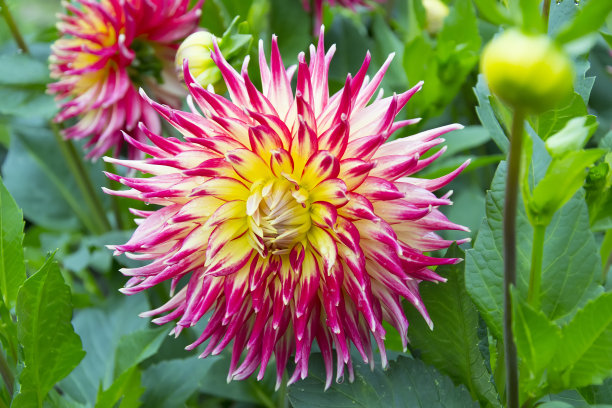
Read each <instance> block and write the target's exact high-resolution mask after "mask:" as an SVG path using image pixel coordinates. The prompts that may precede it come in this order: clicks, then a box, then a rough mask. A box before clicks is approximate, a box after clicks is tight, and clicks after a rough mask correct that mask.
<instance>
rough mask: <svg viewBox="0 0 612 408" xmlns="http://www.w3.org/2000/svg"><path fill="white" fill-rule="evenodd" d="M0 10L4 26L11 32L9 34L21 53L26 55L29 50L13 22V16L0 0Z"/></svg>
mask: <svg viewBox="0 0 612 408" xmlns="http://www.w3.org/2000/svg"><path fill="white" fill-rule="evenodd" d="M0 8H1V9H2V16H3V17H4V20H5V21H6V25H8V28H9V30H11V34H12V35H13V38H14V39H15V42H16V43H17V46H18V47H19V49H20V50H21V51H22V52H23V53H25V54H28V53H29V52H30V49H29V48H28V45H27V44H26V42H25V41H24V39H23V37H22V36H21V33H20V32H19V28H17V24H15V20H13V15H12V14H11V11H10V10H9V8H8V6H7V5H6V1H5V0H0Z"/></svg>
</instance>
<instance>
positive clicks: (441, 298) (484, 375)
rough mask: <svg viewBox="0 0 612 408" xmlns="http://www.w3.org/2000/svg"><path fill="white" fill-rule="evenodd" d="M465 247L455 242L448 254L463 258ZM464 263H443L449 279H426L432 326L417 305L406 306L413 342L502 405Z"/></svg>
mask: <svg viewBox="0 0 612 408" xmlns="http://www.w3.org/2000/svg"><path fill="white" fill-rule="evenodd" d="M463 256H464V254H463V251H462V250H461V249H460V248H459V247H457V246H456V245H453V246H452V247H450V248H449V250H448V251H447V253H446V255H445V257H447V258H463ZM464 265H465V264H464V263H460V264H456V265H443V266H440V267H438V269H436V273H438V274H439V275H440V276H442V277H445V278H447V279H448V281H447V282H445V283H440V284H436V283H432V282H422V283H421V284H420V285H419V292H420V293H421V298H422V299H423V303H424V304H425V305H426V306H427V311H428V312H429V315H430V317H431V319H432V321H433V322H434V324H435V326H434V330H433V331H432V330H429V328H428V327H427V324H426V323H425V322H424V320H423V318H422V317H421V316H420V315H419V313H418V312H417V311H416V309H414V308H413V307H408V308H407V309H406V315H407V317H408V321H409V322H410V328H409V329H408V335H409V337H410V344H411V345H412V346H413V347H415V348H417V349H418V350H420V352H421V354H420V357H421V358H422V359H423V361H425V362H426V363H427V364H431V365H433V366H435V367H436V368H437V369H438V370H440V371H441V372H442V373H444V374H446V375H448V376H449V377H451V378H452V379H453V381H454V382H455V384H464V385H465V386H466V387H467V388H468V390H469V391H470V393H471V394H472V397H473V398H474V399H478V400H480V401H481V403H483V404H485V403H487V402H488V403H489V404H492V405H494V406H499V401H498V400H497V393H496V392H495V388H494V387H493V384H491V381H490V375H489V372H488V371H487V369H486V366H485V361H484V359H483V357H482V354H481V353H480V350H479V349H478V341H479V339H478V334H477V328H478V311H477V310H476V307H475V306H474V304H473V303H472V301H471V300H470V298H469V296H468V294H467V292H466V290H465V281H464V277H463V269H464Z"/></svg>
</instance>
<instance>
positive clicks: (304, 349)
mask: <svg viewBox="0 0 612 408" xmlns="http://www.w3.org/2000/svg"><path fill="white" fill-rule="evenodd" d="M323 44H324V41H323V31H322V30H321V35H320V37H319V44H318V47H316V48H315V47H314V46H311V48H310V61H309V63H307V62H306V57H305V55H304V53H301V54H300V55H299V56H298V64H297V67H296V66H292V67H290V68H285V66H284V64H283V61H282V60H281V56H280V53H279V50H278V46H277V42H276V37H273V38H272V50H271V57H270V65H268V63H267V61H266V56H265V53H264V50H263V43H262V42H260V45H259V47H260V48H259V66H260V71H261V83H262V88H263V90H262V91H259V90H258V89H257V88H256V87H255V86H254V85H253V83H252V82H251V79H250V78H249V76H248V71H247V62H248V59H247V60H246V61H245V64H244V65H243V68H242V72H241V73H238V72H236V71H235V70H234V69H233V68H232V67H231V66H230V65H229V64H228V63H227V61H226V60H225V59H224V57H223V56H222V55H221V53H220V51H219V48H218V47H217V45H216V44H215V46H214V51H213V52H212V58H213V60H214V61H215V63H216V64H217V66H218V67H219V69H220V70H221V73H222V75H223V78H224V80H225V82H226V84H227V89H228V91H229V95H230V98H231V100H228V99H226V98H225V97H223V96H220V95H216V94H214V93H211V92H209V91H207V90H206V89H204V88H202V87H201V86H200V85H199V84H198V83H197V82H196V81H195V80H194V78H193V77H192V75H191V74H190V72H189V69H188V68H187V64H185V65H184V75H185V80H186V83H187V85H188V87H189V91H190V92H191V98H188V102H189V104H190V106H191V112H182V111H179V110H175V109H172V108H170V107H168V106H165V105H161V104H158V103H156V102H153V101H152V100H149V103H151V105H152V106H153V107H154V108H155V109H156V110H157V111H158V112H159V113H160V114H161V115H162V116H163V117H164V118H165V119H166V120H167V121H168V122H170V124H172V126H174V127H175V128H176V129H178V130H179V131H180V132H181V133H182V135H183V137H184V140H179V139H176V138H163V137H161V136H158V135H156V134H155V133H153V132H150V131H149V130H147V129H146V128H145V127H144V126H142V129H143V131H145V132H147V134H148V136H149V138H150V140H151V141H152V142H153V145H147V144H144V143H142V142H140V141H138V140H135V139H133V138H131V137H129V136H127V135H126V140H127V141H128V142H129V143H130V144H131V145H132V146H134V147H135V148H138V149H141V150H142V151H144V152H145V153H147V154H149V155H151V156H152V158H147V159H144V160H118V159H114V158H105V160H107V161H109V162H111V163H115V164H119V165H123V166H126V167H129V168H131V169H135V170H139V171H142V172H145V173H149V174H151V175H152V177H146V178H128V177H121V176H118V175H114V174H108V176H109V177H110V178H111V179H113V180H116V181H118V182H120V183H122V184H124V185H126V186H128V187H130V189H129V190H126V191H110V190H106V191H107V192H108V193H110V194H115V195H119V196H123V197H130V198H134V199H138V200H142V201H145V202H148V203H151V204H156V205H159V206H161V208H160V209H158V210H153V211H140V210H138V211H136V210H134V211H133V213H134V214H135V215H137V216H138V217H140V219H138V224H139V225H138V228H137V229H136V231H135V232H134V235H133V236H132V237H131V239H130V240H129V241H128V242H127V243H126V244H124V245H117V246H114V247H112V248H113V249H114V250H115V254H121V253H126V254H127V255H128V256H129V257H131V258H134V259H140V260H147V261H150V263H148V264H147V265H145V266H141V267H138V268H129V269H122V270H121V272H122V273H123V274H125V275H127V276H129V277H130V279H129V281H128V282H127V284H126V287H125V288H124V289H122V292H123V293H125V294H128V295H130V294H134V293H137V292H140V291H143V290H146V289H149V288H151V287H153V286H155V285H158V284H160V283H162V282H164V281H170V282H171V288H172V289H171V296H172V297H171V299H170V300H169V301H168V303H166V304H165V305H163V306H161V307H159V308H157V309H155V310H152V311H149V312H146V313H143V314H142V316H154V315H163V316H160V317H158V318H156V319H155V320H153V322H155V323H157V324H165V323H168V322H171V321H173V320H177V322H176V326H175V328H174V329H173V331H174V333H175V334H176V335H178V334H179V333H180V332H181V331H182V330H183V329H184V328H186V327H191V326H193V325H195V324H196V323H197V322H198V321H199V320H200V319H202V317H204V316H205V315H207V314H209V315H210V318H209V321H208V324H207V326H206V328H205V329H204V331H203V333H202V334H201V336H200V337H199V338H198V339H197V340H196V341H195V342H194V343H193V344H191V345H190V346H189V347H188V349H193V348H195V347H197V346H198V345H200V344H202V343H203V342H205V341H208V343H207V345H206V347H205V349H204V352H203V353H202V357H205V356H208V355H210V354H218V353H220V352H221V351H222V350H223V349H225V348H226V347H231V348H232V358H231V364H230V369H229V376H228V379H238V380H240V379H245V378H247V377H248V376H250V375H251V374H253V373H255V372H256V371H257V372H258V374H257V377H258V378H259V379H261V378H262V377H263V375H264V372H265V370H266V367H267V365H268V362H269V361H270V359H271V358H272V356H273V355H274V356H275V360H276V373H277V381H278V383H280V380H281V378H282V376H283V373H284V372H285V369H286V365H287V362H288V361H289V359H290V358H292V360H293V361H294V363H295V371H294V372H293V375H292V376H291V378H290V379H289V383H293V382H295V381H297V380H298V379H299V378H305V377H306V375H307V373H308V358H309V356H310V351H311V348H312V345H313V343H314V342H315V340H316V342H317V344H318V347H319V349H320V350H321V354H322V356H323V359H324V361H325V368H326V371H327V381H326V387H329V385H330V384H331V380H332V371H333V361H332V360H333V357H332V349H333V348H335V349H336V356H337V370H336V378H337V379H340V378H342V377H343V375H344V369H345V366H346V367H348V371H349V379H352V378H353V370H352V362H351V354H350V349H351V345H354V346H355V348H356V349H357V350H358V352H359V353H360V356H361V358H362V359H363V360H364V361H366V362H369V363H370V364H374V358H373V355H372V346H373V344H372V339H373V340H374V342H375V343H376V346H377V347H378V349H379V351H380V354H381V358H382V364H383V366H386V364H387V359H386V353H385V344H384V339H385V328H384V327H383V321H387V322H388V323H389V324H390V325H391V326H393V327H395V329H396V330H397V331H398V332H399V334H400V336H401V339H402V341H403V343H404V346H406V344H407V330H408V321H407V319H406V317H405V315H404V312H403V309H402V298H405V299H407V300H408V301H409V302H410V303H411V304H412V305H413V306H414V307H415V308H416V309H417V310H419V312H420V313H421V314H422V315H423V317H424V318H425V320H426V321H427V322H428V324H429V325H430V326H432V322H431V320H430V318H429V316H428V314H427V311H426V310H425V306H424V305H423V302H422V301H421V298H420V296H419V291H418V285H419V283H420V282H421V281H423V280H427V281H442V282H443V281H445V279H444V278H443V277H441V276H439V275H437V274H436V273H435V272H434V271H432V270H431V269H430V268H431V267H432V266H435V265H442V264H450V263H455V262H458V261H459V260H458V259H452V258H451V259H447V258H434V257H432V256H429V255H425V254H424V253H425V252H430V251H436V250H440V249H445V248H447V247H448V246H449V245H450V244H451V243H452V241H448V240H444V239H442V238H441V237H440V236H439V235H438V234H437V233H436V231H438V230H446V229H457V230H464V231H466V230H467V228H465V227H462V226H460V225H457V224H454V223H452V222H450V221H449V220H448V219H447V218H446V217H445V216H444V215H443V214H442V212H440V210H439V207H440V206H443V205H449V204H451V201H450V200H449V195H450V193H449V194H445V195H444V196H442V197H440V198H438V197H436V196H435V195H434V194H433V193H432V191H435V190H437V189H439V188H441V187H443V186H445V185H446V184H448V183H449V182H450V181H451V180H452V179H453V178H455V176H457V175H458V174H459V173H460V172H461V170H462V169H463V168H464V167H465V166H466V165H467V162H466V163H464V164H463V165H461V166H460V167H459V168H458V169H456V170H454V171H453V172H451V173H449V174H447V175H445V176H442V177H440V178H437V179H433V180H427V179H422V178H418V177H416V176H415V175H414V174H415V173H416V172H418V171H419V170H421V169H423V168H424V167H426V166H427V165H429V164H430V163H432V162H433V161H434V160H436V159H437V158H438V157H439V156H440V155H441V154H442V153H443V152H444V150H445V149H444V148H442V149H441V150H440V151H438V152H436V153H434V154H433V155H431V156H429V157H427V158H421V157H422V155H423V154H424V153H425V152H427V151H428V150H430V149H431V148H433V147H435V146H438V145H439V144H440V143H442V142H443V141H444V139H441V138H440V137H439V136H441V135H443V134H444V133H446V132H449V131H452V130H455V129H459V128H461V126H460V125H448V126H444V127H441V128H437V129H432V130H428V131H425V132H422V133H419V134H416V135H413V136H410V137H407V138H404V139H399V140H395V141H392V142H388V143H385V142H386V141H387V140H388V139H389V137H390V136H391V134H392V133H393V132H395V131H396V130H398V129H399V128H402V127H404V126H407V125H410V124H413V123H415V122H417V121H418V120H402V121H397V122H396V121H395V117H396V115H397V114H398V113H399V112H400V111H401V109H402V108H403V107H404V105H405V104H406V103H407V102H408V100H409V99H410V98H411V97H412V95H413V94H414V93H415V92H417V91H418V90H419V89H421V85H422V84H421V83H419V84H417V85H416V86H415V87H414V88H412V89H410V90H408V91H406V92H404V93H402V94H400V95H395V94H394V95H393V96H389V97H386V98H384V97H383V96H382V91H381V92H378V93H377V88H378V86H379V85H380V82H381V80H382V78H383V75H384V74H385V72H386V70H387V68H388V66H389V64H390V63H391V60H392V57H393V56H390V57H389V58H388V59H387V61H386V62H385V63H384V65H383V67H382V68H381V69H380V70H379V71H378V72H377V73H376V74H375V75H374V76H373V77H372V78H369V77H368V75H367V74H366V73H367V71H368V67H369V64H370V54H369V53H368V54H367V55H366V57H365V61H364V62H363V65H362V67H361V69H360V70H359V72H357V73H356V74H355V75H354V76H352V75H348V76H347V79H346V83H345V85H344V88H342V89H341V90H340V91H339V92H338V93H336V94H334V95H332V96H330V95H329V92H328V77H327V76H328V69H329V64H330V61H331V59H332V56H333V54H334V50H335V47H334V46H332V48H331V49H330V50H329V51H327V53H325V50H324V45H323ZM296 70H297V80H296V83H297V86H296V90H295V92H294V91H293V89H292V87H291V82H292V77H293V75H294V73H296ZM375 95H376V96H375ZM373 98H374V100H373V101H372V99H373ZM200 111H201V112H200ZM230 344H231V345H230ZM243 357H244V358H243ZM278 383H277V385H278Z"/></svg>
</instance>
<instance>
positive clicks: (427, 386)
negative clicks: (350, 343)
mask: <svg viewBox="0 0 612 408" xmlns="http://www.w3.org/2000/svg"><path fill="white" fill-rule="evenodd" d="M353 361H354V363H353V364H354V367H355V380H354V381H353V382H349V381H346V380H345V381H344V382H342V383H341V384H335V383H334V384H332V386H331V387H330V388H329V389H328V390H327V391H323V388H324V386H325V369H324V368H323V362H322V357H321V356H320V355H318V354H315V355H313V356H311V358H310V364H309V373H308V377H307V378H306V379H305V380H302V381H300V382H297V383H295V384H294V385H292V386H290V387H289V400H290V401H291V404H292V405H293V407H294V408H324V407H325V408H327V407H335V408H349V407H363V408H395V407H398V408H399V407H410V408H431V407H437V408H451V407H452V408H462V407H477V406H478V404H477V403H476V402H475V401H472V399H471V398H470V394H469V393H468V392H467V390H466V389H465V387H463V386H461V387H455V385H454V384H453V382H452V381H451V380H450V378H448V377H445V376H443V375H441V374H440V373H438V372H437V371H436V370H435V369H434V368H432V367H429V366H427V365H425V363H423V362H422V361H419V360H413V359H411V358H406V357H399V358H398V360H397V361H392V362H390V367H389V369H388V370H386V371H382V370H381V369H380V367H376V368H375V369H374V371H371V370H370V367H369V366H367V365H365V364H363V363H361V362H357V361H358V360H357V359H354V360H353Z"/></svg>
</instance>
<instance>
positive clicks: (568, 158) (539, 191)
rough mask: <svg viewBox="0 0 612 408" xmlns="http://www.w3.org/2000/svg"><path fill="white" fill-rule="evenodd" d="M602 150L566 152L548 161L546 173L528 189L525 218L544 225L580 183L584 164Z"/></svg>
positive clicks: (597, 156)
mask: <svg viewBox="0 0 612 408" xmlns="http://www.w3.org/2000/svg"><path fill="white" fill-rule="evenodd" d="M604 152H605V151H604V150H602V149H589V150H579V151H573V152H569V153H567V154H566V155H564V156H563V157H560V158H555V159H553V161H552V162H551V163H550V165H549V167H548V170H547V172H546V175H545V176H544V178H543V179H542V180H540V181H539V182H538V184H537V185H536V187H535V188H534V189H533V191H532V192H531V200H530V201H529V208H528V210H529V217H530V219H531V220H532V221H534V222H535V223H537V224H539V225H547V224H548V222H549V221H550V219H551V218H552V216H553V214H554V213H555V212H557V211H558V210H559V208H561V207H562V206H563V205H564V204H565V203H566V202H567V201H568V200H569V199H570V198H571V197H572V196H573V195H574V194H575V193H576V191H578V189H579V188H580V187H582V185H583V184H584V179H585V178H586V176H587V174H588V170H587V167H589V166H590V165H591V164H593V163H594V162H595V161H596V160H597V159H599V158H600V157H601V156H602V155H603V154H604Z"/></svg>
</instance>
